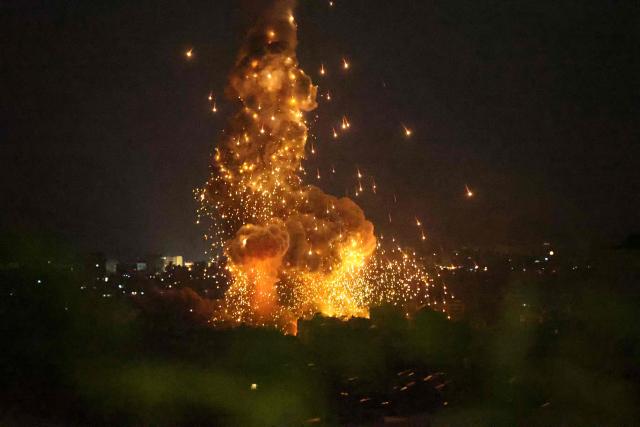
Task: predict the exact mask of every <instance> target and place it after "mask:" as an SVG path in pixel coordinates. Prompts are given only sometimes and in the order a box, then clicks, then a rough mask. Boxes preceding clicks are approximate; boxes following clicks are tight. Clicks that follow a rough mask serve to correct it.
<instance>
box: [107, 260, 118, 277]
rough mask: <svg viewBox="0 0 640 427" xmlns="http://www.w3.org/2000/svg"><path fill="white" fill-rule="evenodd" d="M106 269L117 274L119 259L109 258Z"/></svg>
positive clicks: (108, 272)
mask: <svg viewBox="0 0 640 427" xmlns="http://www.w3.org/2000/svg"><path fill="white" fill-rule="evenodd" d="M105 270H106V272H107V274H116V273H117V272H118V260H115V259H108V260H107V261H106V262H105Z"/></svg>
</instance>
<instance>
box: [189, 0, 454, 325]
mask: <svg viewBox="0 0 640 427" xmlns="http://www.w3.org/2000/svg"><path fill="white" fill-rule="evenodd" d="M262 16H263V18H262V20H261V21H260V22H258V23H257V24H256V25H255V26H254V28H253V29H252V30H251V31H250V32H249V34H248V36H247V38H246V40H245V43H244V45H243V47H242V49H241V51H240V54H239V56H238V59H237V62H236V65H235V67H234V68H233V70H232V72H231V76H230V81H229V86H228V93H230V94H231V96H232V97H233V98H234V99H237V100H238V101H239V102H240V104H241V106H240V108H239V110H238V111H237V113H236V114H235V115H234V116H233V118H232V119H231V120H230V122H229V124H228V126H227V127H226V129H225V132H224V133H223V135H224V136H223V137H222V139H221V140H220V141H219V143H218V147H217V148H216V149H215V154H214V157H213V162H212V165H211V176H210V178H209V180H208V181H207V183H206V185H205V186H204V188H203V189H199V190H196V193H197V194H196V196H197V199H198V200H199V201H200V203H201V206H200V208H199V211H198V214H199V217H202V216H204V217H207V218H209V219H210V220H211V226H210V229H209V232H208V234H206V235H205V239H207V240H208V241H210V242H211V245H212V254H214V257H218V258H222V259H223V260H224V262H225V263H226V270H227V272H228V273H229V278H230V287H229V289H228V290H227V293H226V295H225V299H224V302H223V303H222V306H221V307H220V309H219V311H218V312H217V313H216V315H215V318H214V319H213V321H214V323H216V324H221V323H225V324H241V323H249V324H253V325H272V326H276V327H279V328H281V329H283V330H286V331H292V330H293V328H295V323H296V321H297V319H299V318H301V317H308V316H312V315H313V314H315V313H317V312H322V313H323V314H325V315H330V316H338V317H346V316H367V315H368V311H369V307H371V306H373V305H378V304H382V303H385V302H387V303H392V304H395V305H398V306H402V307H408V306H413V307H416V308H417V307H419V306H423V305H431V304H432V303H433V305H434V307H436V308H441V307H444V306H445V305H446V300H441V301H440V302H441V304H440V305H438V304H437V303H438V301H436V300H435V299H433V298H431V296H430V290H432V288H433V287H435V284H433V283H432V280H431V279H430V278H429V275H428V274H427V271H426V269H425V268H424V266H423V265H421V263H420V262H419V259H418V258H417V257H416V255H415V253H413V252H411V251H409V250H405V249H403V248H401V247H397V246H393V247H391V248H385V247H384V246H383V245H382V239H377V238H376V236H375V234H374V227H373V224H372V223H371V222H369V221H368V220H367V219H366V218H365V215H364V212H363V211H362V209H361V208H360V207H359V206H358V205H357V204H356V203H355V202H353V201H352V200H351V199H349V198H347V197H342V198H338V197H334V196H332V195H329V194H326V193H324V192H323V191H322V190H321V189H320V188H318V187H316V186H313V185H308V184H305V183H304V182H303V180H302V178H301V176H300V171H301V170H303V167H302V161H303V160H304V158H305V145H306V142H307V131H308V129H307V122H306V120H305V113H306V112H309V111H312V110H314V109H315V108H316V106H317V104H316V93H317V87H316V86H314V85H313V84H312V82H311V79H310V77H309V76H308V75H307V74H305V72H304V71H303V70H302V69H300V68H299V66H298V61H297V59H296V50H295V49H296V45H297V39H296V21H295V19H294V17H293V13H292V2H290V1H282V0H281V1H275V2H273V5H272V6H271V8H270V10H267V11H265V13H264V14H263V15H262ZM343 67H344V68H345V69H346V68H348V67H349V63H348V62H347V61H346V60H345V59H343ZM321 74H324V67H322V68H321ZM328 97H329V95H328V94H327V98H328ZM341 127H342V129H347V128H348V127H350V124H349V122H348V120H347V118H346V117H343V118H342V123H341ZM406 132H407V134H409V132H410V131H408V130H406ZM333 136H334V137H337V133H336V131H335V130H333ZM318 179H319V172H318ZM373 185H374V188H375V183H374V184H373ZM422 236H424V233H423V234H422Z"/></svg>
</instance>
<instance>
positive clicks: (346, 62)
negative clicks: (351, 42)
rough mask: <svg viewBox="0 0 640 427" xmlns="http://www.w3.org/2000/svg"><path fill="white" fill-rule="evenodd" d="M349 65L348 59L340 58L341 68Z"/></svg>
mask: <svg viewBox="0 0 640 427" xmlns="http://www.w3.org/2000/svg"><path fill="white" fill-rule="evenodd" d="M350 66H351V65H350V64H349V61H347V59H346V58H342V68H344V69H345V70H348V69H349V67H350Z"/></svg>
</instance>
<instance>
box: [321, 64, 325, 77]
mask: <svg viewBox="0 0 640 427" xmlns="http://www.w3.org/2000/svg"><path fill="white" fill-rule="evenodd" d="M325 74H326V71H325V69H324V64H320V75H321V76H324V75H325Z"/></svg>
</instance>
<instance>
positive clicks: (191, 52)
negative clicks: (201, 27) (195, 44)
mask: <svg viewBox="0 0 640 427" xmlns="http://www.w3.org/2000/svg"><path fill="white" fill-rule="evenodd" d="M184 55H185V56H186V57H187V59H191V58H192V57H193V49H189V50H187V51H186V52H185V53H184Z"/></svg>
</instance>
